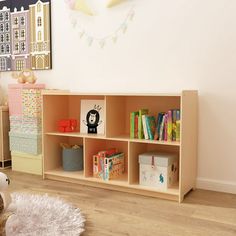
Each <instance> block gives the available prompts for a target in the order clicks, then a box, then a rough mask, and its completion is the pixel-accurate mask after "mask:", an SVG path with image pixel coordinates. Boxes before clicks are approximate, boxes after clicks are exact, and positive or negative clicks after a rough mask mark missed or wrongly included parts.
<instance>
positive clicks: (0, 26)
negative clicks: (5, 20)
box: [0, 24, 4, 32]
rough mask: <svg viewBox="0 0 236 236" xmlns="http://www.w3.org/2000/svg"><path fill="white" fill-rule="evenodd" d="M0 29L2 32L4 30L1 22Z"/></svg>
mask: <svg viewBox="0 0 236 236" xmlns="http://www.w3.org/2000/svg"><path fill="white" fill-rule="evenodd" d="M0 31H1V32H3V31H4V27H3V24H0Z"/></svg>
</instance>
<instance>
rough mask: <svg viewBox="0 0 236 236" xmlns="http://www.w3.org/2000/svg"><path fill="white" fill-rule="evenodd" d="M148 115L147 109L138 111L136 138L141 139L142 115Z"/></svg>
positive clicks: (142, 135)
mask: <svg viewBox="0 0 236 236" xmlns="http://www.w3.org/2000/svg"><path fill="white" fill-rule="evenodd" d="M146 114H148V109H140V110H139V114H138V138H139V139H143V138H144V133H143V122H142V115H146Z"/></svg>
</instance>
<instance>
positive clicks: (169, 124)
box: [167, 110, 172, 142]
mask: <svg viewBox="0 0 236 236" xmlns="http://www.w3.org/2000/svg"><path fill="white" fill-rule="evenodd" d="M167 141H169V142H171V141H172V111H171V110H169V111H168V112H167Z"/></svg>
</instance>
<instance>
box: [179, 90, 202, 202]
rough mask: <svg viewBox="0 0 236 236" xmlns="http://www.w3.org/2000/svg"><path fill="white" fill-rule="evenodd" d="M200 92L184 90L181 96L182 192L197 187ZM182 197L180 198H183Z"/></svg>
mask: <svg viewBox="0 0 236 236" xmlns="http://www.w3.org/2000/svg"><path fill="white" fill-rule="evenodd" d="M197 134H198V94H197V91H183V93H182V97H181V134H180V136H181V137H180V138H181V149H180V194H181V199H183V196H184V195H185V194H186V193H187V192H188V191H190V190H191V189H193V188H195V185H196V177H197V139H198V135H197ZM181 199H180V200H181Z"/></svg>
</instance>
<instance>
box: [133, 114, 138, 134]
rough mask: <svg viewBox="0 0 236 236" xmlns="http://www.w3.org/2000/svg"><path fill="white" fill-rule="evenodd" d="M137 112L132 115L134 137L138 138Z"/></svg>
mask: <svg viewBox="0 0 236 236" xmlns="http://www.w3.org/2000/svg"><path fill="white" fill-rule="evenodd" d="M138 116H139V115H138V114H135V117H134V138H138Z"/></svg>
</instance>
